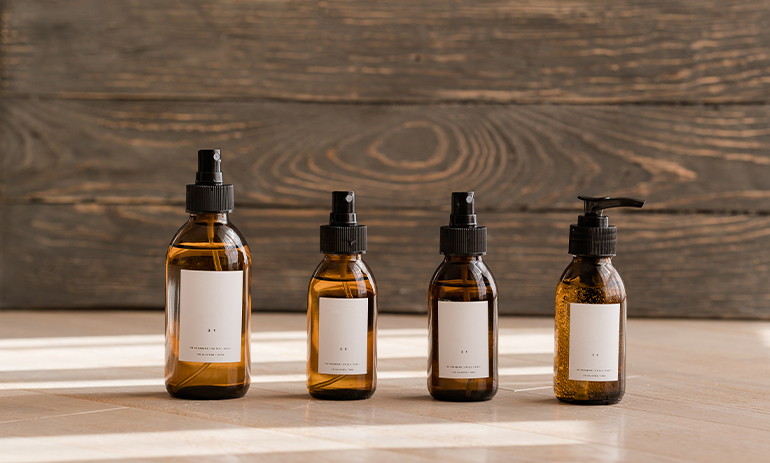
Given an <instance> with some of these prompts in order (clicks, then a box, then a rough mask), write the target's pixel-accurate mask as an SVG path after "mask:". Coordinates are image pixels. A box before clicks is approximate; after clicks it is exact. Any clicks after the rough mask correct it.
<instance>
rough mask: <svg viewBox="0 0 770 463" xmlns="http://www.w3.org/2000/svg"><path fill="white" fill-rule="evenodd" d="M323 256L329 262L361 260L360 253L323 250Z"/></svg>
mask: <svg viewBox="0 0 770 463" xmlns="http://www.w3.org/2000/svg"><path fill="white" fill-rule="evenodd" d="M324 258H325V259H327V260H329V261H331V262H358V261H360V260H363V255H362V254H330V253H327V252H325V253H324Z"/></svg>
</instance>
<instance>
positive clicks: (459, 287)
mask: <svg viewBox="0 0 770 463" xmlns="http://www.w3.org/2000/svg"><path fill="white" fill-rule="evenodd" d="M439 301H458V302H462V301H465V302H471V301H487V302H488V305H489V310H488V311H487V324H488V330H487V332H488V340H489V376H488V377H486V378H470V379H466V378H440V377H439V363H438V359H439V336H440V335H441V333H439V331H438V302H439ZM428 340H429V342H428V346H429V353H428V392H430V395H432V396H433V397H434V398H436V399H439V400H447V401H452V402H472V401H480V400H489V399H491V398H492V397H494V396H495V394H496V393H497V384H498V375H497V286H496V285H495V280H494V277H493V276H492V273H491V272H490V271H489V268H487V266H486V264H485V263H484V262H483V261H482V259H481V257H478V256H448V257H446V258H445V259H444V262H443V263H442V264H441V265H440V266H439V268H438V269H437V270H436V273H435V274H434V275H433V279H432V280H431V283H430V286H429V288H428Z"/></svg>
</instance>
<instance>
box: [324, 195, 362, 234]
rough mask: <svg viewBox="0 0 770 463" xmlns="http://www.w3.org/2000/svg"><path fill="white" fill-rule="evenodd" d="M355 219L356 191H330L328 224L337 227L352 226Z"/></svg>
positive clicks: (356, 221) (354, 223) (355, 222)
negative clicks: (330, 203) (330, 201)
mask: <svg viewBox="0 0 770 463" xmlns="http://www.w3.org/2000/svg"><path fill="white" fill-rule="evenodd" d="M357 223H358V220H357V219H356V192H355V191H353V190H350V191H332V211H331V213H330V214H329V225H335V226H338V227H345V226H348V227H349V226H353V225H356V224H357Z"/></svg>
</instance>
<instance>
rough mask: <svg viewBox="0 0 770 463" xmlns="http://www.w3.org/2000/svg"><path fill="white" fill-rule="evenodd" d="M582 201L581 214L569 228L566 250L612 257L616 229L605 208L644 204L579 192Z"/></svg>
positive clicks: (579, 254) (637, 201)
mask: <svg viewBox="0 0 770 463" xmlns="http://www.w3.org/2000/svg"><path fill="white" fill-rule="evenodd" d="M578 199H579V200H581V201H583V215H579V216H578V223H577V225H571V226H570V230H569V253H570V254H572V255H576V256H587V257H611V256H614V255H615V248H616V243H617V233H618V229H617V228H616V227H614V226H612V225H610V224H609V219H608V218H607V216H605V215H604V210H605V209H610V208H613V207H636V208H641V207H642V206H644V203H645V201H639V200H637V199H631V198H610V197H608V196H604V197H600V198H593V197H590V196H582V195H581V196H578Z"/></svg>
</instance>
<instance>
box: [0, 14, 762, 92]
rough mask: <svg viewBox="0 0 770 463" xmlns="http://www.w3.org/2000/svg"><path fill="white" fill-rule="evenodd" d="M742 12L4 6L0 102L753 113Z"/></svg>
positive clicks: (750, 30)
mask: <svg viewBox="0 0 770 463" xmlns="http://www.w3.org/2000/svg"><path fill="white" fill-rule="evenodd" d="M768 24H770V9H769V8H768V5H767V2H766V1H764V0H750V1H700V0H677V1H636V0H623V1H610V0H603V1H587V0H574V1H569V2H563V1H538V2H527V1H484V2H478V1H468V0H463V1H457V2H434V1H416V2H415V1H411V0H409V1H407V0H390V1H384V2H369V1H361V0H356V1H345V0H335V1H320V2H316V1H308V0H301V1H286V2H283V1H282V2H272V1H266V0H260V1H251V0H229V1H217V2H210V1H204V0H195V1H186V2H178V1H174V0H136V1H111V2H105V1H103V0H70V1H67V2H61V1H54V0H44V1H42V0H41V1H34V2H31V1H22V0H8V1H7V2H6V8H5V12H4V17H3V29H2V35H3V41H2V42H3V44H2V45H3V49H2V53H3V55H4V56H5V63H6V64H7V65H6V66H4V71H3V75H2V88H3V89H5V91H6V92H9V93H10V94H11V95H18V94H24V95H45V96H56V97H64V98H114V97H120V98H132V97H133V98H137V97H138V98H240V97H257V98H279V99H287V100H306V101H308V100H309V101H387V102H391V101H403V102H415V101H495V102H530V103H531V102H568V103H594V104H595V103H624V102H683V101H684V102H696V103H697V102H711V103H724V102H756V101H767V100H768V96H770V78H768V68H769V67H770V54H768V48H769V47H770V27H768Z"/></svg>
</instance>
